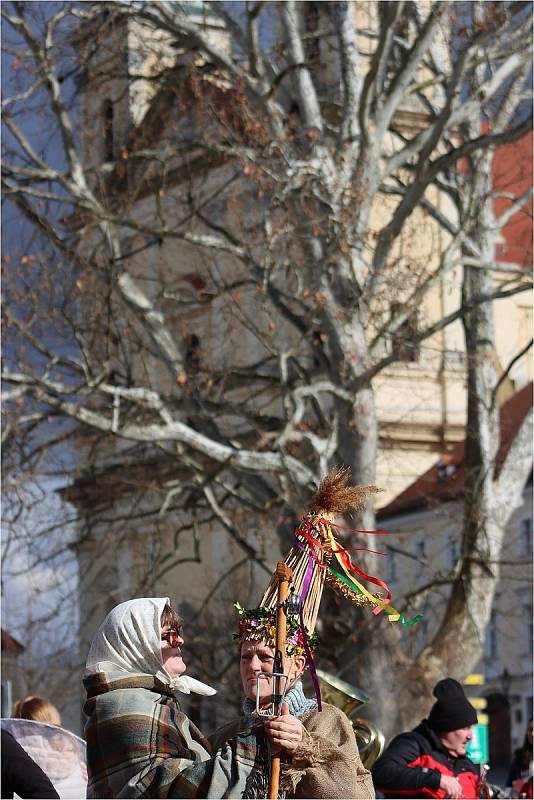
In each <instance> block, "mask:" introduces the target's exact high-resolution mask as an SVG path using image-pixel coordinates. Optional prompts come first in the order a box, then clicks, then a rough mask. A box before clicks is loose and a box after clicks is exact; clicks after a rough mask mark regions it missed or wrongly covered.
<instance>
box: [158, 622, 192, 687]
mask: <svg viewBox="0 0 534 800" xmlns="http://www.w3.org/2000/svg"><path fill="white" fill-rule="evenodd" d="M183 643H184V637H183V628H182V626H181V625H180V626H179V627H178V628H172V627H171V626H169V625H166V626H164V627H162V628H161V660H162V662H163V666H164V667H165V669H166V670H167V672H168V673H169V675H170V676H171V677H173V678H177V677H178V676H179V675H183V673H184V672H185V670H186V669H187V667H186V664H185V663H184V660H183V658H182V645H183Z"/></svg>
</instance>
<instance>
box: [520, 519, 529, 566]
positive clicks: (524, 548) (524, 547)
mask: <svg viewBox="0 0 534 800" xmlns="http://www.w3.org/2000/svg"><path fill="white" fill-rule="evenodd" d="M519 555H520V556H521V558H527V559H529V560H530V559H532V518H531V517H527V518H526V519H522V520H521V523H520V528H519Z"/></svg>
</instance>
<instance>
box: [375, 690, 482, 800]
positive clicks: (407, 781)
mask: <svg viewBox="0 0 534 800" xmlns="http://www.w3.org/2000/svg"><path fill="white" fill-rule="evenodd" d="M433 694H434V697H435V698H436V702H435V703H434V705H433V706H432V708H431V709H430V714H429V715H428V719H425V720H423V721H422V722H421V723H420V724H419V725H418V726H417V728H415V729H414V730H413V731H410V732H409V733H401V734H400V736H396V737H395V738H394V739H393V741H392V742H391V743H390V745H389V746H388V747H387V748H386V750H385V751H384V753H383V754H382V756H381V757H380V758H379V759H378V761H377V762H376V763H375V765H374V767H373V769H372V774H373V782H374V785H375V789H376V791H377V792H382V793H383V794H384V795H385V796H386V797H438V798H445V797H450V798H454V799H455V800H456V798H475V797H477V796H478V783H479V771H478V767H477V766H476V765H475V764H473V762H472V761H471V759H470V758H469V757H468V756H467V755H466V750H467V745H468V743H469V741H470V740H471V738H472V736H473V725H475V724H476V721H477V712H476V711H475V709H474V708H473V706H472V705H471V703H470V702H469V700H468V699H467V697H466V696H465V693H464V690H463V688H462V686H461V685H460V684H459V683H458V681H455V680H454V678H445V679H444V680H442V681H439V682H438V683H437V684H436V685H435V686H434V690H433Z"/></svg>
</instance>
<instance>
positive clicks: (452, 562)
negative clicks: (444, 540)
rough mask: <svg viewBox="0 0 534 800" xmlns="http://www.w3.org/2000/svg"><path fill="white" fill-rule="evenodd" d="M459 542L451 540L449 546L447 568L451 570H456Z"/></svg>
mask: <svg viewBox="0 0 534 800" xmlns="http://www.w3.org/2000/svg"><path fill="white" fill-rule="evenodd" d="M458 555H459V551H458V542H457V541H456V539H449V543H448V545H447V566H448V568H449V569H454V567H455V566H456V564H457V562H458Z"/></svg>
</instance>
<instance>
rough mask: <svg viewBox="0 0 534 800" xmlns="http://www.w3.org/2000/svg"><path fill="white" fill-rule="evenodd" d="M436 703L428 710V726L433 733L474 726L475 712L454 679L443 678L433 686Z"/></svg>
mask: <svg viewBox="0 0 534 800" xmlns="http://www.w3.org/2000/svg"><path fill="white" fill-rule="evenodd" d="M433 694H434V697H437V700H436V702H435V703H434V705H433V706H432V708H431V710H430V714H429V716H428V724H429V725H430V727H431V728H432V729H433V730H435V731H442V732H444V733H445V732H447V731H456V730H458V729H459V728H467V727H468V726H469V725H476V721H477V712H476V711H475V709H474V708H473V706H472V705H471V703H470V702H469V700H468V699H467V697H466V696H465V693H464V690H463V689H462V687H461V685H460V684H459V683H458V681H455V680H454V678H444V680H442V681H438V683H436V685H435V686H434V691H433Z"/></svg>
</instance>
